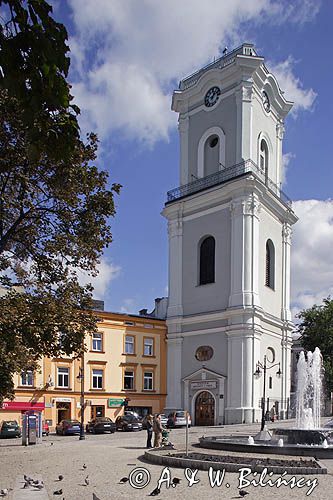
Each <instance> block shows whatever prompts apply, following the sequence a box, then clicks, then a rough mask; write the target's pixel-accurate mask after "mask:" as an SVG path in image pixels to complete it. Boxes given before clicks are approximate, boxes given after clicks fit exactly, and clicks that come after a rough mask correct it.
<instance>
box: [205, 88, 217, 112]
mask: <svg viewBox="0 0 333 500" xmlns="http://www.w3.org/2000/svg"><path fill="white" fill-rule="evenodd" d="M220 94H221V90H220V89H219V88H218V87H212V88H211V89H209V90H208V92H207V94H206V95H205V105H206V106H207V108H210V107H211V106H214V104H216V103H217V101H218V99H219V96H220Z"/></svg>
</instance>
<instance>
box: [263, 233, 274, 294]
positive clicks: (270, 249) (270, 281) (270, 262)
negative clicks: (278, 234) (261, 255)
mask: <svg viewBox="0 0 333 500" xmlns="http://www.w3.org/2000/svg"><path fill="white" fill-rule="evenodd" d="M274 261H275V250H274V245H273V242H272V240H267V242H266V269H265V285H266V286H268V287H269V288H272V289H274V279H275V271H274V269H275V262H274Z"/></svg>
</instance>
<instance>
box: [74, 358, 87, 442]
mask: <svg viewBox="0 0 333 500" xmlns="http://www.w3.org/2000/svg"><path fill="white" fill-rule="evenodd" d="M76 378H77V379H78V380H80V382H81V396H80V407H81V424H80V437H79V440H80V441H82V440H83V439H85V435H84V352H82V355H81V366H80V368H79V374H78V376H77V377H76Z"/></svg>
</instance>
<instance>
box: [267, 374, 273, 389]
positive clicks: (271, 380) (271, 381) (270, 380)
mask: <svg viewBox="0 0 333 500" xmlns="http://www.w3.org/2000/svg"><path fill="white" fill-rule="evenodd" d="M268 384H269V385H268V387H269V388H270V389H272V387H273V377H269V380H268Z"/></svg>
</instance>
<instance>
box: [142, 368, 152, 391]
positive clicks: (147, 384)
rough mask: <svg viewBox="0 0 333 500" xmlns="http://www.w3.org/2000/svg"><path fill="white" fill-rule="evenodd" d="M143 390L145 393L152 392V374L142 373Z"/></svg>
mask: <svg viewBox="0 0 333 500" xmlns="http://www.w3.org/2000/svg"><path fill="white" fill-rule="evenodd" d="M143 389H144V390H145V391H152V390H153V373H152V372H144V374H143Z"/></svg>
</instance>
